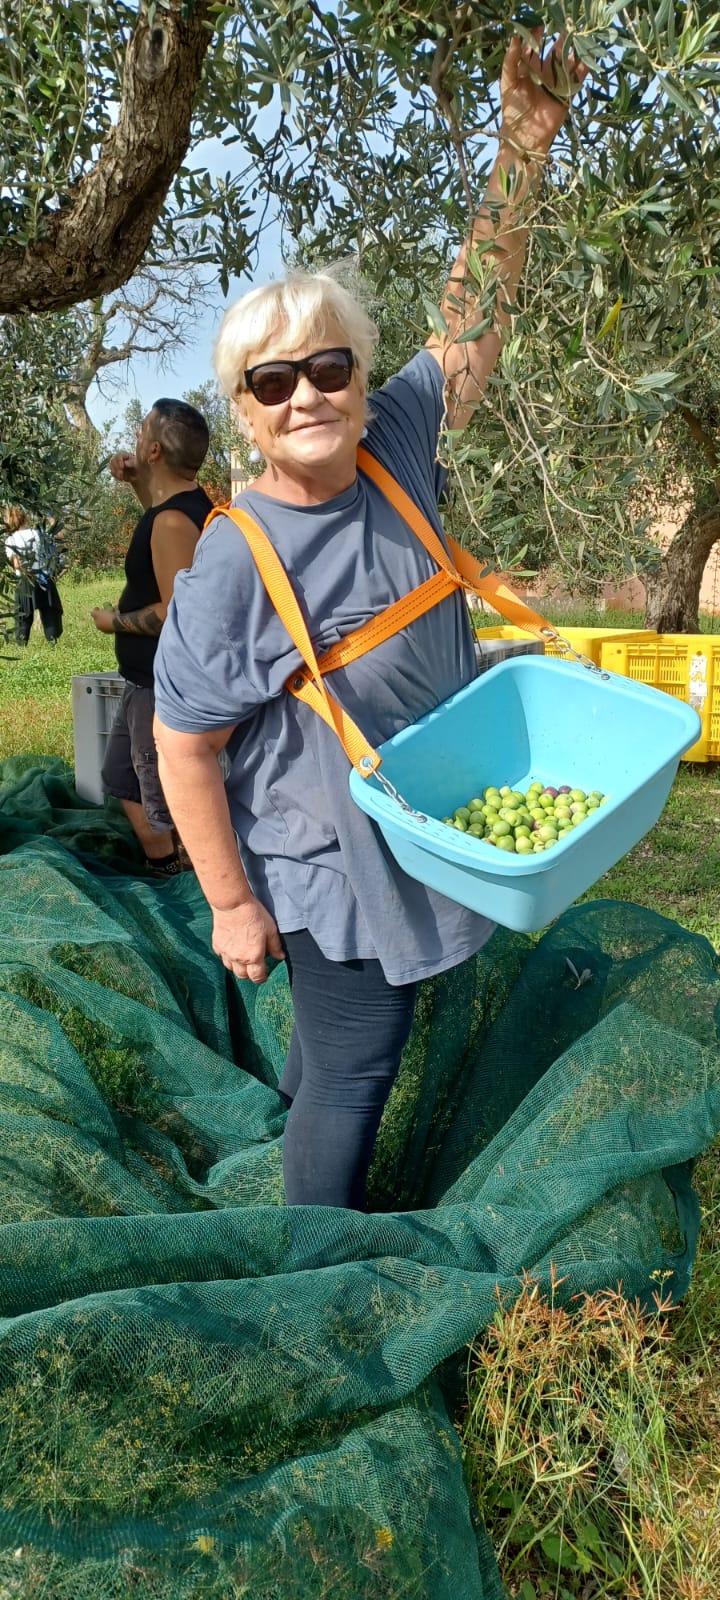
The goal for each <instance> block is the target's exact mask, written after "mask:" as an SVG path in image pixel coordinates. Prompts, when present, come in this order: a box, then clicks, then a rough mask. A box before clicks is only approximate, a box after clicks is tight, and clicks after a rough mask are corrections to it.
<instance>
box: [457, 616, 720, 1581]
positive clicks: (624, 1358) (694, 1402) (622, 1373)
mask: <svg viewBox="0 0 720 1600" xmlns="http://www.w3.org/2000/svg"><path fill="white" fill-rule="evenodd" d="M584 620H585V621H586V625H587V626H590V625H591V624H590V621H588V620H587V619H584ZM586 898H587V899H593V898H610V899H614V900H630V901H635V902H636V904H639V905H644V906H648V907H650V909H652V910H653V911H657V912H659V913H661V914H662V915H663V916H666V917H672V918H674V919H675V920H676V921H678V922H680V923H682V924H683V925H684V926H685V927H686V928H689V929H691V931H692V932H694V933H699V934H704V935H705V937H706V938H707V939H709V940H710V942H711V943H712V945H713V947H714V948H715V949H718V948H720V769H719V768H717V767H711V766H700V765H697V766H693V765H692V764H681V767H680V770H679V772H678V776H677V779H676V781H675V784H674V787H673V790H672V793H671V795H670V799H669V801H668V804H667V806H666V809H665V811H664V813H663V815H662V817H661V818H660V821H659V822H658V823H657V824H656V826H655V827H654V828H653V830H652V832H651V833H650V834H648V836H647V838H646V839H644V840H642V842H641V843H640V844H639V845H637V846H636V848H635V849H634V850H632V851H630V853H629V854H628V855H627V856H626V857H625V858H624V859H623V860H622V861H620V862H619V863H618V864H617V866H615V867H613V869H612V871H611V872H609V873H607V874H606V876H605V877H604V878H603V879H602V880H601V881H600V882H599V883H598V884H597V885H596V886H595V888H594V889H593V890H592V892H591V894H590V895H588V896H586ZM695 1183H696V1186H697V1188H698V1190H699V1193H700V1199H701V1204H702V1209H703V1225H702V1230H701V1235H700V1247H699V1251H698V1258H697V1262H696V1265H695V1270H694V1275H693V1281H692V1286H691V1289H690V1293H689V1295H688V1297H687V1299H686V1300H685V1302H684V1304H683V1305H682V1306H681V1307H680V1308H679V1309H675V1310H673V1311H672V1312H670V1311H669V1310H668V1308H667V1307H664V1308H663V1307H661V1308H660V1314H659V1315H657V1316H655V1317H647V1316H643V1315H642V1314H641V1313H640V1311H639V1310H638V1308H637V1307H634V1306H629V1305H627V1303H626V1302H625V1301H624V1300H622V1299H621V1298H619V1297H618V1296H616V1295H613V1294H606V1295H600V1296H594V1297H592V1298H591V1299H588V1300H586V1301H585V1302H583V1303H582V1304H581V1305H580V1306H578V1307H576V1308H575V1310H574V1313H573V1315H572V1316H569V1315H568V1313H567V1311H566V1310H564V1309H562V1308H561V1307H558V1306H553V1305H552V1304H547V1303H545V1304H543V1303H542V1301H540V1300H539V1298H538V1295H537V1293H536V1291H535V1289H534V1287H533V1285H531V1284H529V1285H527V1286H526V1288H525V1289H524V1290H523V1292H522V1294H521V1296H520V1298H519V1299H518V1300H517V1301H516V1302H515V1304H514V1305H512V1306H502V1305H499V1306H498V1311H497V1315H496V1318H495V1321H494V1324H493V1326H492V1327H491V1328H490V1329H489V1330H488V1331H487V1333H486V1335H485V1337H484V1338H483V1339H482V1340H480V1341H478V1344H477V1346H476V1347H475V1348H474V1349H473V1350H472V1351H471V1357H470V1364H469V1368H468V1404H467V1411H466V1415H465V1418H464V1422H463V1440H464V1449H465V1460H466V1465H467V1469H468V1473H469V1475H470V1479H471V1482H472V1484H473V1487H474V1489H475V1492H476V1494H477V1499H478V1504H479V1506H480V1509H481V1511H482V1515H483V1517H484V1519H485V1522H486V1525H487V1528H488V1532H489V1534H490V1537H491V1539H492V1541H493V1544H494V1547H495V1549H496V1552H497V1553H498V1558H499V1561H500V1568H501V1572H502V1574H503V1578H504V1581H505V1583H506V1585H507V1589H508V1593H509V1594H510V1595H512V1596H513V1597H514V1600H605V1597H606V1596H607V1597H608V1600H609V1597H611V1596H617V1597H618V1600H717V1596H718V1595H719V1594H720V1393H719V1391H718V1383H717V1373H718V1370H720V1292H719V1291H720V1143H717V1144H716V1145H715V1146H714V1147H713V1148H712V1149H711V1150H709V1151H708V1152H707V1153H706V1154H705V1155H704V1156H703V1157H702V1158H701V1160H700V1162H699V1164H698V1168H697V1171H696V1175H695ZM661 1292H662V1291H661V1289H660V1290H659V1298H661Z"/></svg>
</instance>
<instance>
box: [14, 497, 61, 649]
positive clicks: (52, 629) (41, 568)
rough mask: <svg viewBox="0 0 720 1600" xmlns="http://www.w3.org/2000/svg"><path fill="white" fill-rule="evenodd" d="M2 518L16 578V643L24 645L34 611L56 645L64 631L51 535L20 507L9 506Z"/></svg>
mask: <svg viewBox="0 0 720 1600" xmlns="http://www.w3.org/2000/svg"><path fill="white" fill-rule="evenodd" d="M4 520H5V526H6V528H7V530H8V537H7V538H6V540H5V553H6V555H7V557H8V560H9V561H10V565H11V566H12V569H13V572H14V573H15V578H16V583H15V643H16V644H19V645H26V644H27V642H28V639H29V638H30V630H31V628H32V625H33V618H34V616H35V613H36V612H37V613H38V615H39V617H40V621H41V623H42V626H43V632H44V634H45V638H46V639H47V642H48V644H52V645H54V644H57V641H58V639H59V638H60V635H61V633H62V631H63V625H62V615H63V608H62V601H61V599H60V596H59V594H58V591H57V585H56V583H55V572H57V571H59V558H58V552H57V547H56V545H55V544H54V542H53V540H52V537H51V536H50V535H48V534H44V533H42V532H41V530H40V529H39V528H34V527H33V526H32V524H31V521H30V518H29V516H28V514H27V512H26V511H24V510H23V508H22V506H8V508H7V510H6V512H5V518H4ZM51 567H53V568H54V571H51V570H50V568H51Z"/></svg>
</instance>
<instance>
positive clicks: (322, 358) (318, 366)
mask: <svg viewBox="0 0 720 1600" xmlns="http://www.w3.org/2000/svg"><path fill="white" fill-rule="evenodd" d="M354 364H355V358H354V356H353V353H352V350H346V349H340V350H316V352H315V354H314V355H312V356H304V357H303V359H302V361H261V362H260V363H259V365H258V366H256V367H248V369H247V372H246V373H245V382H246V384H247V387H248V389H249V390H250V393H251V394H254V396H255V399H256V400H259V401H260V404H261V406H280V405H282V404H283V402H284V401H285V400H289V399H290V396H291V394H294V392H295V390H296V388H297V385H298V379H299V377H300V373H301V372H304V374H305V377H306V378H309V380H310V382H311V384H312V386H313V388H314V389H319V391H320V393H321V394H337V393H338V391H339V390H340V389H347V386H348V384H349V382H350V378H351V376H352V370H353V366H354Z"/></svg>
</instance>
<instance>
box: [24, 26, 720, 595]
mask: <svg viewBox="0 0 720 1600" xmlns="http://www.w3.org/2000/svg"><path fill="white" fill-rule="evenodd" d="M0 21H2V23H3V28H4V33H5V36H6V41H7V46H8V48H7V51H6V56H5V60H4V64H3V65H2V67H0V110H1V111H2V118H1V119H0V222H1V223H2V227H1V228H0V234H1V235H2V238H3V240H4V243H2V244H0V266H1V267H2V271H0V312H2V311H5V312H7V313H20V312H32V311H37V310H38V309H43V310H48V309H54V310H58V311H62V310H63V309H64V308H66V307H68V306H70V305H73V304H77V303H78V302H79V301H83V300H88V299H89V298H91V297H95V296H97V295H100V294H105V293H109V292H111V291H112V290H114V289H115V288H117V287H118V286H119V285H121V284H122V283H124V282H125V281H126V280H127V279H128V277H129V276H130V275H131V274H132V273H133V271H134V270H135V269H136V268H137V267H138V266H139V264H140V263H141V262H143V263H144V265H145V266H148V265H150V266H152V265H153V263H155V262H157V261H159V260H161V259H162V258H163V257H164V258H165V259H167V257H168V255H169V254H170V255H174V256H175V257H176V258H177V259H179V260H182V261H187V262H193V263H195V264H199V265H212V266H213V267H215V268H216V269H217V270H218V272H219V275H220V280H221V284H222V285H223V286H225V285H226V284H227V282H228V279H229V277H230V275H231V274H233V273H241V272H243V271H248V270H253V269H255V267H256V266H257V264H258V260H259V258H260V253H261V250H262V242H263V236H264V230H265V228H266V226H267V224H268V222H269V221H270V220H271V219H273V218H279V219H280V223H281V225H282V229H283V235H284V239H285V242H286V245H287V246H288V248H292V247H293V246H294V245H296V244H297V241H298V240H299V239H300V238H301V237H302V236H303V235H307V233H308V231H309V230H312V235H313V248H314V250H315V251H317V252H319V253H320V254H321V255H322V256H324V257H325V258H326V259H327V258H337V257H339V256H349V257H351V258H353V259H354V260H355V262H356V263H357V266H358V268H359V270H360V271H361V272H362V273H363V274H364V275H366V276H369V277H371V278H372V279H373V281H374V282H375V283H376V285H377V286H378V288H379V291H380V292H381V293H382V292H383V290H384V289H385V288H386V286H388V285H390V284H393V283H398V282H401V281H403V280H404V281H409V282H410V283H415V284H417V286H418V288H419V290H420V294H421V296H423V295H424V312H423V314H424V315H425V316H426V318H427V320H429V323H430V325H431V326H434V327H435V328H436V329H437V327H438V326H439V322H438V318H439V313H438V311H437V295H436V292H435V289H434V282H435V278H436V268H437V264H438V256H437V252H436V251H435V249H434V245H433V247H432V248H431V250H430V252H428V240H431V241H434V240H436V239H438V238H440V239H441V241H442V249H441V251H440V255H441V256H446V254H447V250H446V246H449V245H451V244H452V245H453V246H454V245H455V244H456V243H457V242H458V241H459V239H460V237H461V236H462V235H463V234H464V233H465V232H466V230H467V227H468V225H469V223H470V221H471V220H472V218H473V216H474V215H475V214H476V213H477V211H478V208H479V206H480V202H481V197H482V194H483V191H484V186H485V182H486V179H487V176H488V173H489V170H490V166H491V164H492V161H493V157H494V151H495V146H494V143H493V140H494V137H495V135H496V134H497V130H498V121H499V110H498V94H497V80H498V76H499V69H500V63H501V60H502V56H503V53H504V50H505V47H506V44H507V41H508V38H509V35H510V32H511V31H512V29H513V27H515V28H519V29H521V30H522V29H523V28H524V29H527V28H528V27H530V26H535V25H536V24H538V23H544V24H545V25H546V27H547V28H548V29H549V30H551V31H553V32H557V31H563V32H564V33H565V35H566V39H567V48H568V49H570V48H571V47H572V49H574V50H575V51H576V53H577V54H578V56H579V57H580V58H581V59H582V60H583V61H584V62H586V63H587V64H588V65H589V66H590V68H591V75H590V76H589V78H588V79H587V80H586V83H585V85H584V88H583V90H582V92H581V94H580V95H579V96H578V97H577V99H576V101H575V102H574V105H573V109H572V112H571V115H570V117H569V119H568V122H567V124H566V127H565V130H564V131H563V134H562V135H561V136H560V138H559V139H558V141H557V143H556V146H555V148H554V151H553V155H552V159H551V161H550V162H549V163H548V165H547V168H546V170H545V174H544V177H543V181H542V184H541V186H540V189H539V191H538V192H537V194H536V195H535V196H534V198H533V199H532V200H531V201H528V202H527V203H526V207H525V209H526V212H527V221H528V222H529V223H530V224H531V246H530V250H529V253H528V260H527V268H526V272H525V276H524V279H523V283H522V285H521V289H520V293H519V295H518V299H517V305H516V307H514V308H513V309H514V313H515V315H514V323H513V327H512V331H511V335H510V337H509V338H508V339H507V341H506V344H505V348H504V351H503V353H502V356H501V358H500V361H499V363H498V367H497V369H496V372H495V374H494V376H493V379H492V380H491V383H490V386H489V389H488V392H487V396H486V398H485V401H484V402H483V404H482V406H481V407H480V409H479V413H478V416H477V419H476V421H475V423H474V425H473V427H472V428H471V430H470V431H469V433H468V434H467V435H466V436H465V438H463V439H461V440H460V439H453V437H452V436H449V437H447V438H446V440H445V441H444V445H443V449H444V450H445V452H446V453H447V456H448V458H449V460H450V461H451V464H452V466H453V469H454V470H453V481H454V494H453V507H454V511H453V514H454V516H455V517H456V519H457V520H458V525H459V526H461V531H462V530H466V531H467V535H468V537H471V538H472V539H473V540H474V542H475V545H476V547H477V548H478V549H479V550H480V551H481V552H483V553H486V554H487V555H488V557H490V558H491V559H492V560H493V561H495V562H497V563H499V564H500V565H503V566H507V565H509V564H511V563H512V562H513V561H514V560H515V561H517V560H518V559H521V560H526V561H527V563H528V564H529V565H540V564H543V565H547V563H548V561H549V560H552V561H553V562H554V563H555V565H556V566H557V568H558V569H559V571H561V572H562V573H563V574H564V575H565V577H566V579H570V580H571V581H573V582H575V583H578V584H580V585H585V586H587V587H590V588H592V586H593V585H594V584H597V583H599V582H600V581H601V580H602V579H604V578H605V577H606V576H607V575H608V573H613V572H619V571H622V570H627V571H631V570H634V569H636V568H645V567H648V568H650V567H652V565H653V564H654V566H655V568H656V574H655V578H656V580H657V582H658V584H660V585H661V587H662V584H661V580H662V577H663V571H664V572H665V576H666V577H667V573H668V570H669V568H668V566H667V561H665V562H663V563H661V564H660V565H658V558H657V552H656V550H655V548H654V546H653V545H652V543H651V541H650V540H649V537H648V529H647V527H646V525H645V523H646V518H645V516H644V514H643V506H642V504H639V501H640V500H642V498H643V496H642V495H638V493H637V487H638V484H639V483H640V477H639V474H640V473H641V471H642V472H643V473H644V474H645V475H646V476H647V475H648V474H649V476H650V478H653V475H661V474H662V472H666V471H667V461H668V454H667V451H668V448H669V444H668V439H669V435H668V433H667V428H668V423H669V419H670V418H674V419H675V420H674V423H673V425H672V426H673V427H675V426H676V425H677V426H680V425H681V424H683V425H684V426H685V428H686V431H687V437H688V440H689V441H690V442H691V443H692V444H693V445H694V446H696V445H697V439H696V432H697V429H696V423H699V424H700V425H701V426H703V417H706V413H707V406H706V404H705V399H704V398H703V397H704V396H705V395H706V393H707V391H708V386H710V388H711V387H712V381H711V375H712V373H713V371H715V370H717V338H718V332H717V330H718V284H717V270H718V269H717V263H718V261H720V168H719V167H718V163H717V161H716V160H715V156H714V151H715V146H716V128H717V121H718V85H719V84H720V67H719V63H720V14H719V13H718V11H717V10H716V9H714V8H713V3H710V4H708V3H707V0H637V3H636V4H629V5H623V4H622V0H565V3H560V0H546V3H544V4H541V5H539V6H538V8H537V10H536V11H535V12H528V11H524V12H523V11H522V10H518V9H517V8H513V7H512V6H510V5H508V4H503V3H500V0H460V3H458V0H411V3H410V4H409V5H402V6H398V5H397V0H332V4H329V5H327V6H325V5H324V4H322V3H321V0H232V3H230V4H223V3H220V0H136V3H134V4H131V3H122V0H95V3H93V4H84V3H80V0H24V4H23V6H22V8H21V9H20V10H16V9H15V8H14V7H13V6H12V5H11V4H10V0H0ZM207 138H213V139H219V140H222V141H223V142H224V143H225V145H226V146H227V149H228V158H227V168H228V169H227V173H226V174H225V175H224V176H222V177H220V178H218V177H213V176H211V174H210V173H209V172H208V171H203V170H202V169H201V168H200V167H199V166H198V157H197V155H196V154H195V152H196V147H197V146H198V144H199V143H200V141H201V140H202V139H207ZM188 154H190V156H191V158H192V160H188ZM513 183H514V174H513V172H512V170H510V171H509V172H508V173H507V174H506V187H507V194H508V199H510V198H511V197H512V190H513ZM497 264H498V263H497V258H496V257H495V255H494V254H493V251H492V249H491V248H486V249H482V250H478V251H476V252H475V253H474V254H473V255H471V256H470V258H469V265H468V279H469V281H468V284H467V286H466V289H467V290H468V291H471V292H470V293H469V294H468V312H467V318H466V327H465V331H464V335H463V336H464V337H467V338H468V339H471V338H475V337H480V336H482V332H483V331H484V330H485V329H486V328H487V327H488V326H489V325H490V324H491V321H492V318H493V315H494V305H495V294H496V282H495V274H496V269H497ZM461 292H462V291H461ZM421 303H422V300H421ZM426 326H427V322H426ZM422 332H423V333H424V332H425V329H423V330H422ZM703 407H705V410H703ZM712 414H713V412H712V404H711V406H710V413H708V416H710V417H711V416H712ZM691 419H692V420H691ZM706 420H707V417H706ZM693 430H695V432H693ZM706 431H707V430H706ZM708 437H711V438H712V439H713V440H714V439H715V434H714V432H713V429H712V426H710V432H709V435H708ZM688 449H690V443H689V444H688ZM705 459H706V462H707V455H706V457H705ZM634 489H635V493H633V490H634ZM706 511H707V508H705V507H704V508H703V509H702V510H701V511H698V512H697V514H694V513H693V514H691V516H690V524H689V526H688V528H687V529H685V530H683V535H684V542H683V538H681V539H680V543H679V545H678V547H677V551H676V556H675V565H676V569H677V570H675V571H673V573H672V578H671V582H670V585H669V587H670V589H671V590H672V592H673V593H676V592H677V591H678V589H681V590H683V593H684V600H683V607H684V615H685V625H687V622H688V619H690V620H691V616H690V614H691V612H692V605H693V600H692V584H693V581H694V579H693V577H692V573H694V571H695V568H696V566H697V559H698V554H697V552H698V539H701V534H700V533H699V532H698V529H699V528H700V529H701V532H702V538H704V539H705V542H707V539H708V538H709V537H710V534H711V532H712V528H713V526H714V524H712V525H711V524H708V523H707V520H705V522H704V523H702V518H703V517H705V518H706ZM701 542H702V539H701ZM523 551H524V554H523ZM691 554H692V559H691ZM671 557H672V549H671V551H670V554H669V557H668V558H667V560H670V558H671ZM653 581H655V580H653ZM667 588H668V585H667V584H666V589H667Z"/></svg>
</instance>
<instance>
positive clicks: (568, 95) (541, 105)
mask: <svg viewBox="0 0 720 1600" xmlns="http://www.w3.org/2000/svg"><path fill="white" fill-rule="evenodd" d="M533 38H535V39H536V40H537V46H536V49H534V50H533V49H532V48H531V46H530V45H529V44H528V43H526V42H525V41H524V40H523V39H521V38H520V37H519V35H518V34H515V37H514V38H513V39H512V41H511V43H510V44H509V46H508V49H507V51H506V54H505V60H504V61H503V68H502V75H501V78H500V102H501V107H502V125H501V128H500V134H499V140H500V144H502V142H503V140H504V139H505V140H507V142H508V143H509V144H510V146H511V148H512V146H515V147H516V149H517V151H518V152H522V153H525V154H526V155H528V156H531V157H532V156H533V155H535V156H538V157H539V158H540V159H542V158H543V156H545V155H546V154H547V152H548V150H549V149H550V146H551V144H552V142H553V139H554V138H555V135H556V133H559V131H560V129H561V127H562V125H563V122H564V121H565V118H566V116H567V113H568V107H569V105H570V101H571V100H572V97H573V95H574V94H575V92H576V90H577V89H578V88H579V87H580V84H581V83H582V82H583V81H584V79H585V78H586V77H587V70H588V69H587V67H586V66H584V65H583V63H582V62H581V61H578V59H577V57H576V55H575V52H574V51H573V50H571V51H569V53H568V55H567V58H566V61H565V62H563V46H564V43H565V40H564V36H563V35H561V36H560V38H559V39H556V41H555V43H554V45H552V47H551V48H550V49H549V50H547V51H546V52H545V54H544V55H543V38H544V35H543V30H542V28H536V29H535V30H534V31H533Z"/></svg>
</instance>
